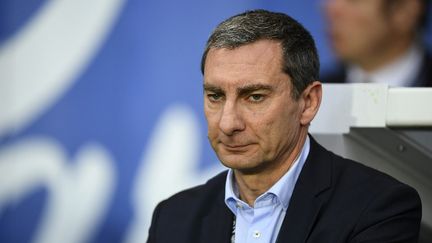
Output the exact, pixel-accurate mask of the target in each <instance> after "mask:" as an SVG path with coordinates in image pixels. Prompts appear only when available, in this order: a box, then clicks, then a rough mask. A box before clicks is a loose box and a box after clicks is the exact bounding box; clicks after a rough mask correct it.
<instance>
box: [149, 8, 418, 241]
mask: <svg viewBox="0 0 432 243" xmlns="http://www.w3.org/2000/svg"><path fill="white" fill-rule="evenodd" d="M318 71H319V61H318V56H317V51H316V48H315V43H314V41H313V39H312V37H311V35H310V34H309V33H308V32H307V30H305V29H304V28H303V27H302V26H301V25H300V24H299V23H297V22H296V21H295V20H293V19H292V18H290V17H289V16H287V15H285V14H281V13H272V12H268V11H264V10H256V11H249V12H245V13H242V14H240V15H236V16H234V17H231V18H229V19H227V20H226V21H224V22H222V23H221V24H220V25H219V26H218V27H217V28H216V29H215V31H214V32H213V34H212V35H211V36H210V38H209V40H208V42H207V46H206V49H205V52H204V55H203V58H202V72H203V74H204V110H205V115H206V118H207V122H208V138H209V140H210V143H211V145H212V147H213V149H214V150H215V152H216V154H217V156H218V157H219V159H220V161H221V162H222V163H223V164H224V165H225V166H226V167H228V168H229V170H228V171H227V172H223V173H221V174H219V175H217V176H216V177H214V178H212V179H210V180H209V181H208V182H207V183H206V184H205V185H201V186H198V187H195V188H192V189H189V190H186V191H183V192H180V193H178V194H176V195H174V196H172V197H171V198H169V199H167V200H165V201H163V202H161V203H160V204H159V205H158V206H157V207H156V209H155V211H154V215H153V219H152V224H151V227H150V230H149V238H148V242H149V243H154V242H157V243H161V242H176V243H182V242H184V243H194V242H203V243H212V242H214V243H216V242H217V243H221V242H236V243H238V242H278V243H281V242H290V243H297V242H317V243H318V242H319V243H322V242H332V243H337V242H380V243H382V242H416V240H417V237H418V231H419V224H420V220H421V204H420V199H419V197H418V194H417V192H416V191H415V190H414V189H412V188H410V187H408V186H407V185H404V184H402V183H400V182H398V181H396V180H394V179H392V178H391V177H389V176H387V175H384V174H382V173H380V172H378V171H375V170H372V169H370V168H367V167H365V166H363V165H360V164H358V163H355V162H353V161H349V160H346V159H343V158H341V157H339V156H337V155H335V154H333V153H331V152H329V151H327V150H325V149H324V148H323V147H321V146H320V145H319V144H318V143H317V142H316V141H315V140H314V139H313V138H312V137H311V136H309V135H308V127H309V124H310V122H311V121H312V119H313V118H314V116H315V114H316V113H317V111H318V108H319V105H320V102H321V84H320V82H318V81H316V80H317V79H318Z"/></svg>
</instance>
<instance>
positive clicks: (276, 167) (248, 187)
mask: <svg viewBox="0 0 432 243" xmlns="http://www.w3.org/2000/svg"><path fill="white" fill-rule="evenodd" d="M306 137H307V130H305V131H303V132H300V135H299V137H298V139H297V143H296V144H295V146H294V147H293V148H292V149H291V150H290V151H288V153H287V155H286V156H285V157H284V159H283V160H282V161H281V162H276V161H273V162H270V163H269V164H271V165H269V166H268V167H266V168H265V169H262V170H260V171H258V172H256V173H252V174H250V173H243V172H242V171H240V170H234V176H235V182H236V183H237V186H238V190H239V194H240V199H242V200H243V201H244V202H246V203H247V204H249V205H250V206H251V207H253V205H254V203H255V200H256V199H257V198H258V197H259V196H260V195H262V194H263V193H265V192H266V191H268V190H269V189H270V188H271V187H272V186H273V185H274V184H276V182H277V181H279V179H280V178H281V177H282V176H283V175H285V173H286V172H287V171H288V170H289V169H290V168H291V166H292V165H293V163H294V161H295V160H296V159H297V157H298V156H299V155H300V152H301V150H302V148H303V145H304V142H305V140H306Z"/></svg>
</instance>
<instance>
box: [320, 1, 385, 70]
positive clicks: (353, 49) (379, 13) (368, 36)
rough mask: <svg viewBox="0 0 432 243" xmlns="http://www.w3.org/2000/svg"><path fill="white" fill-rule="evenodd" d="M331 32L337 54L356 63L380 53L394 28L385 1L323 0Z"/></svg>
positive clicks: (330, 35)
mask: <svg viewBox="0 0 432 243" xmlns="http://www.w3.org/2000/svg"><path fill="white" fill-rule="evenodd" d="M324 1H325V5H324V7H325V8H324V10H325V14H326V17H327V20H328V21H327V22H328V34H329V37H330V40H331V43H332V46H333V48H334V50H335V52H336V53H337V55H338V56H339V57H340V58H341V59H343V60H345V61H351V62H354V63H359V62H360V63H361V62H365V61H367V60H368V57H371V56H374V55H380V52H382V51H384V50H385V49H386V46H388V45H389V44H391V40H392V38H394V31H393V28H392V25H391V21H390V18H389V16H388V14H386V13H385V11H384V2H383V0H324Z"/></svg>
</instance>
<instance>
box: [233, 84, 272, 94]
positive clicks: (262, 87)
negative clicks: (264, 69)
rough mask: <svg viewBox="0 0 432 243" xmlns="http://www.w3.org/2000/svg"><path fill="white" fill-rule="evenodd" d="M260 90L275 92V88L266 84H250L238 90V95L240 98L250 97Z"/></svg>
mask: <svg viewBox="0 0 432 243" xmlns="http://www.w3.org/2000/svg"><path fill="white" fill-rule="evenodd" d="M258 90H267V91H273V87H272V86H271V85H266V84H249V85H245V86H243V87H240V88H237V94H238V95H239V96H244V95H248V94H250V93H253V92H255V91H258Z"/></svg>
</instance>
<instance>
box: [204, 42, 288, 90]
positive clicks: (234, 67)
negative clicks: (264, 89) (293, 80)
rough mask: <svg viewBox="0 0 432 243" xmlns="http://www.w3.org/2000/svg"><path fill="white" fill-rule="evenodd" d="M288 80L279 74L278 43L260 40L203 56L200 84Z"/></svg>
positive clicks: (279, 52) (216, 50)
mask: <svg viewBox="0 0 432 243" xmlns="http://www.w3.org/2000/svg"><path fill="white" fill-rule="evenodd" d="M282 78H283V79H287V78H289V77H288V75H286V74H285V73H284V72H283V71H282V48H281V45H280V43H279V42H276V41H272V40H260V41H256V42H254V43H251V44H247V45H243V46H240V47H237V48H234V49H227V48H212V49H210V51H209V52H208V54H207V58H206V63H205V69H204V82H206V83H213V84H214V83H218V84H223V83H230V84H232V83H239V82H241V83H243V85H244V84H245V82H246V83H247V82H258V81H261V82H265V81H269V80H272V79H278V80H279V79H282Z"/></svg>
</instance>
